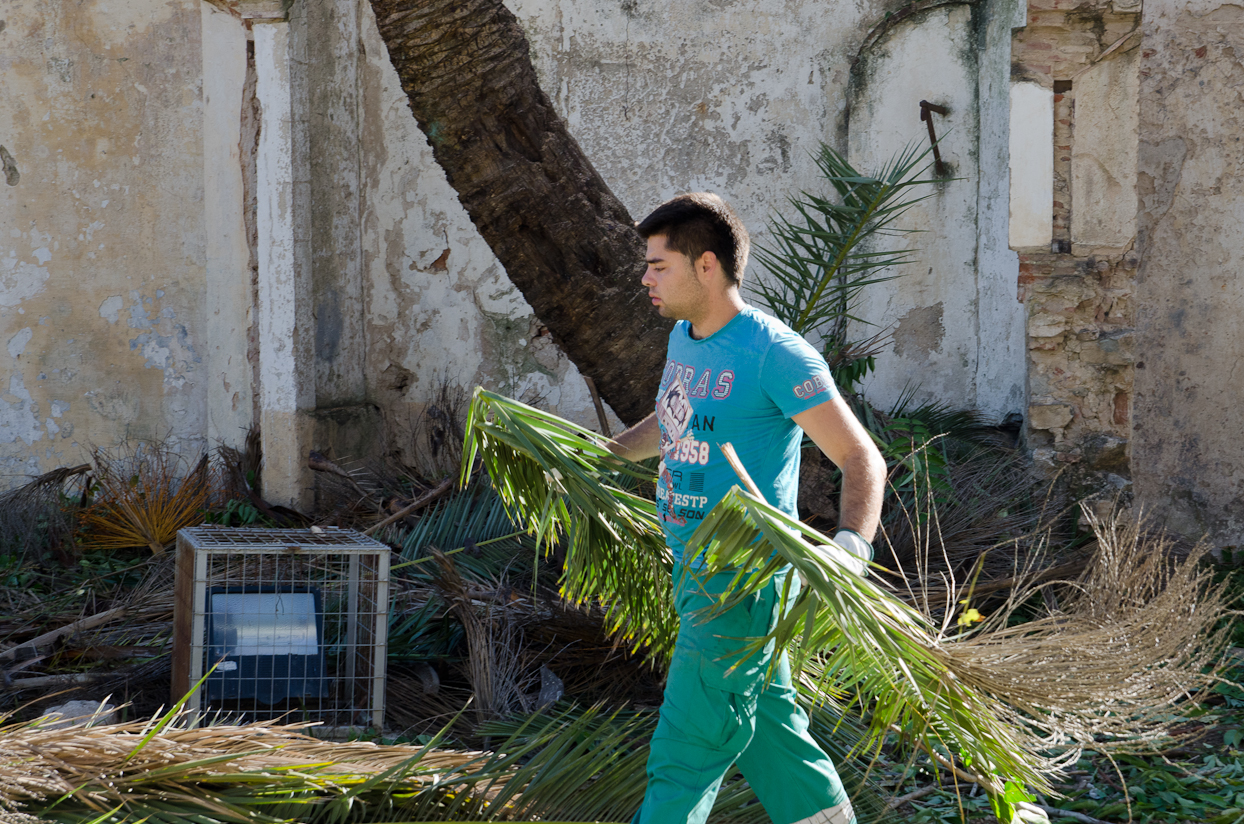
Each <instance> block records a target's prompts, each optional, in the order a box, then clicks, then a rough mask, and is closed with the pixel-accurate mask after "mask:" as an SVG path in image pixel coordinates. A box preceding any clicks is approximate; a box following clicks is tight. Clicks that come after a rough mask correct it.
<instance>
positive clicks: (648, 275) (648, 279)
mask: <svg viewBox="0 0 1244 824" xmlns="http://www.w3.org/2000/svg"><path fill="white" fill-rule="evenodd" d="M639 282H640V283H642V284H643V285H644V286H647V287H649V288H651V287H653V286H655V285H656V282H657V280H656V278H654V277H653V276H652V267H651V266H649V267H648V268H647V269H644V276H643V277H642V278H640V279H639Z"/></svg>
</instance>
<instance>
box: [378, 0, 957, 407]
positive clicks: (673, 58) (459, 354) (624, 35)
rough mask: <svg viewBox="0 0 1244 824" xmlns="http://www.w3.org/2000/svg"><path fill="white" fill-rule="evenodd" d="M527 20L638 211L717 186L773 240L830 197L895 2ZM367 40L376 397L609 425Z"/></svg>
mask: <svg viewBox="0 0 1244 824" xmlns="http://www.w3.org/2000/svg"><path fill="white" fill-rule="evenodd" d="M510 8H511V9H512V10H513V11H514V12H515V13H516V15H517V16H518V17H519V19H520V21H521V22H522V24H523V26H524V29H525V30H526V32H527V36H528V38H529V40H530V42H531V47H532V56H533V60H534V61H535V64H536V68H537V71H538V72H539V75H540V79H541V85H542V86H543V88H544V89H545V91H546V92H547V93H548V94H549V96H550V98H551V99H553V101H554V102H555V104H556V105H557V107H558V110H559V112H560V113H561V114H562V116H563V117H564V118H565V119H566V120H567V122H568V124H569V127H570V131H571V133H572V134H574V136H575V137H576V139H577V140H578V141H579V143H580V145H582V146H583V148H584V150H585V152H586V153H587V155H588V157H589V158H590V159H591V160H592V161H593V163H594V164H595V165H596V168H597V170H598V171H600V173H601V175H602V176H603V177H604V179H605V180H606V181H607V182H608V183H609V185H610V186H611V187H613V189H614V191H615V192H616V193H617V194H618V196H619V197H620V198H621V199H622V201H623V202H624V203H625V204H626V205H627V208H628V209H629V210H630V211H631V213H632V215H633V216H635V217H636V218H638V217H642V216H643V215H644V214H646V213H647V212H648V211H649V210H650V209H652V208H653V207H655V206H656V205H657V204H658V203H660V202H661V201H663V200H665V199H666V198H668V197H670V196H672V195H674V194H676V193H678V192H680V191H688V190H695V189H712V190H715V191H718V192H720V193H722V194H723V195H724V196H725V197H726V198H728V199H729V200H731V201H732V202H733V203H734V205H735V206H736V208H737V209H738V210H739V212H740V213H741V215H742V217H743V219H744V221H745V222H746V223H747V224H748V226H749V227H750V228H751V229H752V230H753V232H754V233H755V234H756V235H758V236H760V238H761V242H763V234H764V232H763V229H764V225H765V221H766V219H767V217H768V216H769V214H770V210H771V209H772V208H774V207H777V206H780V205H781V204H782V203H783V202H784V199H785V197H786V196H787V195H788V194H789V193H791V192H793V191H796V190H797V189H799V188H801V187H808V188H819V183H818V181H817V179H816V175H815V167H814V165H813V163H812V161H811V157H810V154H811V153H812V152H813V151H815V150H816V148H817V145H818V142H819V141H821V140H830V141H835V142H838V143H839V145H841V139H842V136H843V135H844V133H845V131H844V129H845V108H844V106H845V95H844V91H845V88H846V84H847V80H848V67H849V65H850V61H851V59H852V58H853V56H854V53H855V50H856V49H858V46H859V42H860V40H861V39H862V37H863V35H864V33H865V31H866V27H868V26H871V25H872V24H874V23H875V22H876V21H877V20H879V19H880V18H881V17H882V16H883V14H884V8H883V7H882V4H881V3H875V4H862V5H861V6H858V7H857V6H836V7H832V8H830V7H825V6H821V5H818V4H815V3H806V2H797V0H789V2H783V3H770V2H761V1H760V0H742V1H741V2H734V3H726V4H722V3H710V2H695V3H685V4H684V3H680V4H655V3H640V2H633V0H627V1H626V2H621V3H616V2H606V1H605V0H592V1H591V2H570V0H518V2H514V3H512V4H510ZM361 27H362V28H361V31H362V38H363V45H364V54H365V62H364V64H363V66H362V67H361V68H360V77H361V79H362V84H363V95H362V98H361V100H362V103H361V105H362V112H363V113H362V123H363V146H364V160H363V177H364V182H363V192H364V204H365V205H364V212H363V237H364V241H363V247H364V260H365V268H366V270H367V273H368V274H367V283H368V287H367V288H368V292H367V305H368V311H367V316H368V318H369V320H368V324H369V326H368V367H367V368H368V374H369V382H370V386H371V387H372V391H373V393H374V396H375V397H376V398H377V399H378V400H379V402H380V403H381V406H382V407H386V408H390V409H393V410H395V411H394V416H395V417H400V416H401V410H402V409H403V408H407V409H408V411H409V413H410V414H415V412H416V411H417V410H418V408H420V407H421V405H422V404H424V403H427V402H429V401H430V400H432V399H433V398H434V397H435V396H436V392H437V390H438V387H439V385H440V382H441V381H443V380H445V379H449V380H451V381H453V382H456V383H459V384H462V385H465V386H471V385H474V384H475V383H484V384H486V385H490V386H493V387H497V388H499V389H500V390H502V391H505V392H509V393H512V394H516V395H521V396H526V397H529V398H540V399H542V401H543V403H544V404H545V405H547V406H548V407H549V408H551V409H553V410H555V411H557V412H559V413H560V414H564V415H567V416H569V417H571V418H573V419H575V420H578V421H581V422H584V423H586V424H588V425H593V426H594V425H595V420H596V416H595V413H594V412H593V411H592V406H591V402H590V398H589V395H588V392H587V389H586V387H585V385H584V383H583V381H582V378H581V377H580V376H579V374H578V372H577V370H576V369H575V368H574V366H573V365H572V364H570V363H569V362H568V361H567V360H566V358H565V357H564V355H562V354H561V353H560V351H559V350H557V348H556V347H555V346H554V345H553V344H552V342H551V340H550V338H549V336H548V335H547V332H546V331H545V330H543V329H542V327H541V325H540V323H539V320H538V319H537V318H536V317H535V316H534V315H532V313H531V310H530V308H529V307H528V305H527V303H526V302H525V301H524V300H523V299H522V296H521V294H519V293H518V292H517V290H515V288H514V287H513V286H512V285H511V284H510V283H509V281H508V280H507V279H506V277H505V274H504V272H503V270H502V269H501V267H500V265H499V264H498V263H497V261H496V259H495V257H494V256H493V255H492V253H491V251H490V250H489V248H488V246H487V245H486V244H485V243H484V242H483V241H482V239H481V238H480V237H479V235H478V234H477V233H476V232H475V230H474V228H473V227H472V225H471V223H470V220H469V219H468V218H467V216H466V214H465V213H464V211H463V210H462V209H461V207H460V206H459V204H458V203H457V200H456V197H455V196H454V193H453V191H452V189H451V188H450V187H449V186H448V184H447V183H446V181H445V178H444V175H443V174H442V172H441V171H440V169H439V168H438V167H437V166H436V164H435V162H434V160H433V158H432V153H431V150H430V148H429V147H428V145H427V141H426V139H425V137H424V136H423V135H422V133H420V132H419V130H418V127H417V126H416V124H415V122H414V119H413V118H412V117H411V115H410V112H409V111H408V109H407V106H406V103H405V98H404V95H403V93H402V92H401V89H400V88H399V86H398V82H397V77H396V74H395V72H394V71H393V69H392V67H391V65H390V64H389V61H388V56H387V53H386V51H385V49H384V46H383V44H382V43H381V42H380V40H379V38H378V36H377V34H376V30H375V22H374V19H373V18H372V17H371V15H370V13H369V12H366V11H365V13H364V14H363V20H362V23H361ZM916 125H917V126H918V125H919V124H918V123H917V124H916ZM910 131H911V134H912V135H913V136H918V135H919V132H918V130H917V129H916V128H915V127H913V128H912V129H911V130H910ZM973 243H974V241H973ZM640 274H641V272H639V271H637V272H636V288H639V276H640ZM749 276H750V277H756V276H758V275H757V273H756V272H755V267H753V271H752V272H751V273H750V274H749ZM615 425H616V422H615Z"/></svg>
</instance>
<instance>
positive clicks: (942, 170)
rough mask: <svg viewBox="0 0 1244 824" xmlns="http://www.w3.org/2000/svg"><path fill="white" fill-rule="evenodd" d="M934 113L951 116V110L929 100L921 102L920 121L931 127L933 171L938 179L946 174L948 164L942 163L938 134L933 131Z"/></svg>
mask: <svg viewBox="0 0 1244 824" xmlns="http://www.w3.org/2000/svg"><path fill="white" fill-rule="evenodd" d="M933 112H937V113H938V114H940V115H941V116H942V117H945V116H946V115H948V114H950V109H948V108H946V107H945V106H938V105H936V104H934V103H930V102H929V101H927V100H921V101H920V119H921V120H923V121H924V122H925V124H927V125H928V127H929V143H930V144H931V145H932V147H933V171H934V172H935V173H936V174H937V176H938V177H941V176H943V175H944V174H946V164H945V163H943V162H942V152H941V150H940V149H939V148H938V147H937V132H935V131H934V130H933V114H932V113H933Z"/></svg>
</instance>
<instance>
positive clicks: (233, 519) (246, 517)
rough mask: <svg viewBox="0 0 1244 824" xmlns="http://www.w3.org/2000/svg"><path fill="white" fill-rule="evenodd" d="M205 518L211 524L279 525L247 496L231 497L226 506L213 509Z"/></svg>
mask: <svg viewBox="0 0 1244 824" xmlns="http://www.w3.org/2000/svg"><path fill="white" fill-rule="evenodd" d="M204 520H205V522H206V523H209V524H219V525H220V526H232V527H242V526H253V527H275V526H277V524H276V523H275V522H274V521H273V520H272V519H271V518H269V517H268V516H267V515H265V514H263V513H262V512H260V511H259V508H258V507H256V506H255V505H254V504H253V503H251V502H250V501H248V500H246V499H245V498H230V499H229V500H227V501H225V504H224V506H222V507H221V508H220V509H217V510H211V511H208V512H207V513H205V514H204Z"/></svg>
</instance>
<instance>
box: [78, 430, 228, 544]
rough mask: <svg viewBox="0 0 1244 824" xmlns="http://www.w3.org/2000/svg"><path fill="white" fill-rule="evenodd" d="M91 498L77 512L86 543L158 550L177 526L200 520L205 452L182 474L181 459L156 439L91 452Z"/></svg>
mask: <svg viewBox="0 0 1244 824" xmlns="http://www.w3.org/2000/svg"><path fill="white" fill-rule="evenodd" d="M94 460H95V479H96V483H97V484H98V489H97V491H96V499H95V501H94V503H92V504H90V505H89V506H88V507H86V508H85V509H84V510H83V511H82V514H81V516H80V517H81V523H82V525H83V527H84V529H85V533H86V542H87V544H88V545H90V546H92V547H94V548H96V549H102V550H115V549H132V548H136V547H146V548H148V549H150V550H151V551H152V553H154V554H156V555H158V554H160V553H161V552H163V551H164V548H165V547H166V546H168V544H170V543H172V541H173V540H174V539H175V538H176V537H177V530H179V529H182V528H183V527H187V526H194V525H195V524H199V523H202V522H203V512H204V510H205V509H206V508H207V507H208V505H209V503H210V502H211V500H212V496H213V483H212V473H211V466H210V464H209V463H208V459H207V456H206V455H204V456H203V457H202V459H201V460H200V461H199V462H198V464H196V465H195V467H194V468H193V469H191V470H190V471H189V472H185V473H183V472H182V471H181V470H182V469H183V467H184V463H183V461H182V459H181V458H180V457H179V456H178V455H176V454H174V453H173V452H171V451H170V450H169V449H167V448H166V447H164V446H162V445H160V444H142V445H140V446H139V447H138V448H136V449H134V450H133V451H132V453H131V454H128V455H127V454H123V453H108V452H105V451H103V450H98V449H97V450H96V451H95V456H94Z"/></svg>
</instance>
